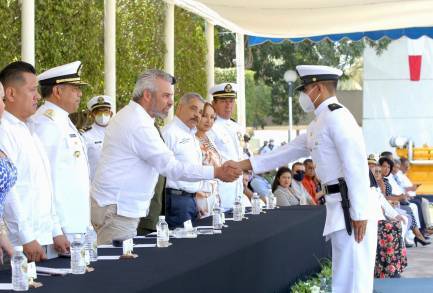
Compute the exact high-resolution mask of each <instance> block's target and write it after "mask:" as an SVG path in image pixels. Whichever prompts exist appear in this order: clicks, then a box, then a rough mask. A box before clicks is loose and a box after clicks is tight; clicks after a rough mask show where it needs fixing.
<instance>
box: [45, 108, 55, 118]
mask: <svg viewBox="0 0 433 293" xmlns="http://www.w3.org/2000/svg"><path fill="white" fill-rule="evenodd" d="M44 115H45V116H46V117H48V118H50V119H51V120H54V115H55V114H54V110H53V109H47V110H46V111H45V112H44Z"/></svg>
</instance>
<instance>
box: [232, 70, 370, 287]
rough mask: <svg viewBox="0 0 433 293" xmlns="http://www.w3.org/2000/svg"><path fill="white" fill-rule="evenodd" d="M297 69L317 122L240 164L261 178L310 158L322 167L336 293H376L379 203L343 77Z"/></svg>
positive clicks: (303, 101) (307, 105)
mask: <svg viewBox="0 0 433 293" xmlns="http://www.w3.org/2000/svg"><path fill="white" fill-rule="evenodd" d="M296 69H297V71H298V74H299V76H300V77H301V80H302V85H301V86H300V87H299V88H298V90H301V93H300V97H299V101H300V104H301V107H302V108H303V109H304V111H305V112H312V111H314V114H315V119H314V121H313V122H311V124H310V125H309V126H308V129H307V133H306V134H302V135H300V136H298V137H296V138H295V139H294V140H293V141H291V142H290V143H288V144H287V145H285V146H283V147H281V148H279V149H278V150H276V151H274V152H271V153H269V154H266V155H264V156H257V157H254V158H251V159H250V160H249V161H248V160H245V161H242V162H241V163H240V165H241V166H242V168H243V169H250V168H251V167H252V169H253V170H254V172H258V173H261V172H265V171H267V170H270V169H273V168H275V167H278V166H282V165H285V164H287V163H288V162H292V161H294V160H296V159H298V158H301V157H308V156H309V155H311V156H312V158H313V160H314V161H315V162H316V163H317V169H316V172H317V175H318V177H319V178H320V180H321V182H323V185H324V190H326V191H327V192H326V194H327V195H326V209H327V214H326V223H325V228H324V232H323V235H324V236H326V237H327V239H329V238H330V239H331V241H332V270H333V280H332V281H333V282H332V292H334V293H354V292H365V293H367V292H368V293H371V292H372V291H373V271H374V264H375V256H376V245H377V213H375V211H377V208H378V207H377V205H378V201H377V199H376V198H374V196H372V194H371V193H370V192H369V186H370V184H369V177H368V166H367V162H366V161H365V158H366V153H365V146H364V140H363V136H362V132H361V129H360V127H359V126H358V125H357V124H356V121H355V119H354V118H353V116H352V114H351V113H350V112H349V111H348V110H347V109H346V108H345V107H344V106H342V105H341V104H339V102H338V100H337V98H336V97H335V92H336V86H337V80H338V78H339V77H340V76H341V74H342V72H341V70H338V69H335V68H331V67H327V66H312V65H301V66H297V67H296ZM340 178H344V181H341V179H340ZM344 182H345V183H344ZM345 190H348V192H345ZM344 194H347V198H348V200H349V201H350V208H348V205H347V202H346V201H344V200H343V199H344V198H346V197H345V196H344ZM343 203H344V204H345V205H344V206H345V207H346V208H345V211H346V213H347V216H346V217H345V212H343ZM346 220H347V224H346ZM352 230H353V233H352Z"/></svg>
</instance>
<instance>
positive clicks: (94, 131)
mask: <svg viewBox="0 0 433 293" xmlns="http://www.w3.org/2000/svg"><path fill="white" fill-rule="evenodd" d="M105 129H106V127H102V126H99V125H98V124H96V123H93V125H92V128H91V129H89V130H87V131H85V132H84V133H83V138H84V141H85V142H86V147H87V157H88V158H89V169H90V181H93V178H94V177H95V172H96V166H97V164H98V161H99V158H100V157H101V151H102V144H103V143H104V136H105Z"/></svg>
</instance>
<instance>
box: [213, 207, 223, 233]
mask: <svg viewBox="0 0 433 293" xmlns="http://www.w3.org/2000/svg"><path fill="white" fill-rule="evenodd" d="M212 226H213V228H214V229H216V230H220V229H222V228H223V222H222V217H221V209H220V208H219V207H218V206H215V207H214V208H213V216H212Z"/></svg>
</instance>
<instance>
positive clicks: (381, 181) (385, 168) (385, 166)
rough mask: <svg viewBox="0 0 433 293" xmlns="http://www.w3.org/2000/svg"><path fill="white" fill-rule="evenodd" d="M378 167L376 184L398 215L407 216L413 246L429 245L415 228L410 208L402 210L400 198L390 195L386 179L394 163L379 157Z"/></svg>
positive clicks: (389, 185) (389, 187) (389, 186)
mask: <svg viewBox="0 0 433 293" xmlns="http://www.w3.org/2000/svg"><path fill="white" fill-rule="evenodd" d="M379 165H380V173H379V172H378V174H375V179H376V181H377V183H378V186H379V188H380V189H381V192H382V194H383V195H384V196H385V198H386V199H387V200H388V201H390V202H391V203H392V205H393V206H394V208H395V209H396V211H397V212H398V213H399V214H402V215H405V216H407V218H408V227H409V229H410V230H412V232H413V233H414V234H415V245H417V246H418V243H421V244H422V245H423V246H425V245H428V244H430V242H429V241H427V240H426V239H425V238H424V235H422V233H421V231H420V230H419V229H418V227H417V226H416V221H415V217H414V214H413V212H412V210H411V209H410V208H405V209H404V210H403V209H402V208H401V206H400V204H399V199H400V197H401V196H393V195H392V187H391V184H389V182H388V179H387V177H388V176H389V174H391V170H392V167H393V166H394V162H393V161H392V160H390V159H388V158H386V157H381V158H380V159H379ZM377 170H379V169H377Z"/></svg>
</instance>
